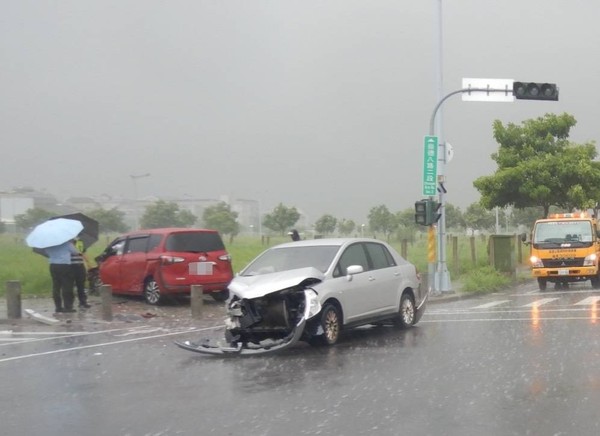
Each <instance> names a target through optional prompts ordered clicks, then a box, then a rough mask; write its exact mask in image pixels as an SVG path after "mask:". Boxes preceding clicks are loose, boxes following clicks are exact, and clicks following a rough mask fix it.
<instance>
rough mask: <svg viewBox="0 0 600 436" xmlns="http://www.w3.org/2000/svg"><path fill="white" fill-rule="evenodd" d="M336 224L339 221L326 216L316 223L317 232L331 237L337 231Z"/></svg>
mask: <svg viewBox="0 0 600 436" xmlns="http://www.w3.org/2000/svg"><path fill="white" fill-rule="evenodd" d="M336 224H337V219H336V218H335V217H333V216H332V215H327V214H325V215H323V216H322V217H321V218H319V219H318V220H317V221H316V222H315V230H316V231H317V233H321V234H323V235H329V234H331V233H333V232H334V231H335V226H336Z"/></svg>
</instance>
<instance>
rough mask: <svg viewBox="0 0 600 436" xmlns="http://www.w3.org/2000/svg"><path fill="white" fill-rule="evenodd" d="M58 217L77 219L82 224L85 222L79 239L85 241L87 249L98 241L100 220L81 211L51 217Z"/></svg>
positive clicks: (84, 244)
mask: <svg viewBox="0 0 600 436" xmlns="http://www.w3.org/2000/svg"><path fill="white" fill-rule="evenodd" d="M56 218H67V219H70V220H77V221H79V222H81V224H83V230H82V231H81V233H80V234H79V239H81V240H82V241H83V246H84V249H85V250H87V249H88V248H89V247H90V245H92V244H93V243H94V242H96V241H97V240H98V234H99V233H100V229H99V225H98V221H96V220H95V219H93V218H90V217H89V216H87V215H85V214H83V213H81V212H76V213H70V214H67V215H60V216H55V217H53V218H50V219H56Z"/></svg>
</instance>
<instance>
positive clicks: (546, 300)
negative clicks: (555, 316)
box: [522, 298, 558, 307]
mask: <svg viewBox="0 0 600 436" xmlns="http://www.w3.org/2000/svg"><path fill="white" fill-rule="evenodd" d="M556 300H558V298H542V299H540V300H535V301H534V302H532V303H529V304H524V305H523V306H522V307H540V306H542V305H544V304H548V303H552V302H553V301H556Z"/></svg>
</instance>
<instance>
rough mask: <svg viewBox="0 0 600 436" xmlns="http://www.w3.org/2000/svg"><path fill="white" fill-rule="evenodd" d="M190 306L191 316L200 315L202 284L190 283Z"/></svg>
mask: <svg viewBox="0 0 600 436" xmlns="http://www.w3.org/2000/svg"><path fill="white" fill-rule="evenodd" d="M190 300H191V301H190V307H191V309H192V318H193V319H199V318H201V317H202V306H204V287H203V286H202V285H192V290H191V294H190Z"/></svg>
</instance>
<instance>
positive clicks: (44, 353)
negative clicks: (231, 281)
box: [0, 325, 225, 363]
mask: <svg viewBox="0 0 600 436" xmlns="http://www.w3.org/2000/svg"><path fill="white" fill-rule="evenodd" d="M222 327H225V326H224V325H221V326H213V327H205V328H201V329H192V330H186V331H177V332H171V333H163V334H161V335H153V336H144V337H143V338H131V339H122V340H120V341H113V342H104V343H101V344H92V345H82V346H79V347H70V348H60V349H58V350H52V351H45V352H43V353H33V354H24V355H22V356H14V357H7V358H5V359H0V363H3V362H10V361H11V360H20V359H28V358H30V357H40V356H49V355H51V354H59V353H66V352H68V351H79V350H87V349H91V348H99V347H107V346H110V345H118V344H126V343H128V342H136V341H144V340H146V339H155V338H163V337H167V336H174V335H181V334H184V333H195V332H202V331H206V330H214V329H217V328H222Z"/></svg>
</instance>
